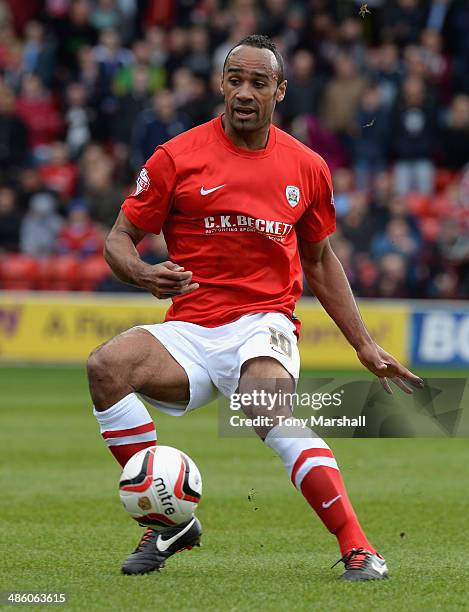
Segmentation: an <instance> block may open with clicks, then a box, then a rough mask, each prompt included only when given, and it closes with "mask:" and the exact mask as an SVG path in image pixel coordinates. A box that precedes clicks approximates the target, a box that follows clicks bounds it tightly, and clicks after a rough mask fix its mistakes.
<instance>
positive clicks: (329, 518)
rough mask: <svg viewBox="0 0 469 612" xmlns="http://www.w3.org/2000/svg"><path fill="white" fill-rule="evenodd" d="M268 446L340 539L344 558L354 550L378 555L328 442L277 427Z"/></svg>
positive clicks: (308, 432) (302, 431) (304, 432)
mask: <svg viewBox="0 0 469 612" xmlns="http://www.w3.org/2000/svg"><path fill="white" fill-rule="evenodd" d="M265 443H266V444H267V446H269V447H270V448H271V449H272V450H274V451H275V452H276V453H278V454H279V455H280V457H281V458H282V461H283V463H284V465H285V467H286V469H287V471H288V473H289V475H290V477H291V480H292V482H293V484H294V485H295V487H296V488H297V489H298V490H300V491H301V492H302V493H303V495H304V497H305V499H306V501H307V502H308V504H309V505H310V506H311V507H312V508H313V509H314V510H315V511H316V513H317V514H318V516H319V518H320V519H321V521H322V522H323V523H324V525H325V526H326V527H327V529H329V531H330V532H331V533H333V534H334V535H335V536H336V537H337V540H338V541H339V546H340V550H341V552H342V555H344V554H345V553H347V552H349V551H350V550H351V549H352V548H364V549H365V550H368V551H369V552H375V549H374V548H373V546H372V545H371V544H370V542H369V541H368V540H367V538H366V536H365V534H364V533H363V530H362V528H361V527H360V523H359V522H358V519H357V516H356V514H355V512H354V510H353V508H352V504H351V503H350V500H349V498H348V495H347V491H346V490H345V486H344V483H343V481H342V477H341V475H340V471H339V466H338V465H337V462H336V460H335V458H334V455H333V453H332V451H331V449H330V448H329V446H328V445H327V444H326V442H325V441H324V440H322V439H321V438H319V437H317V436H315V435H314V434H313V433H312V432H311V430H307V429H306V430H305V429H304V428H300V427H295V426H283V425H282V426H281V425H277V427H274V428H273V429H271V431H270V432H269V433H268V434H267V436H266V438H265Z"/></svg>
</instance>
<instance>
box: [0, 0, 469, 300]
mask: <svg viewBox="0 0 469 612" xmlns="http://www.w3.org/2000/svg"><path fill="white" fill-rule="evenodd" d="M468 32H469V3H468V2H467V1H466V0H427V1H424V0H395V1H388V0H369V2H368V3H366V4H365V3H362V2H355V1H354V0H302V1H301V0H295V1H293V2H292V1H289V0H0V288H2V287H3V288H33V289H41V288H42V289H51V288H52V289H72V290H73V289H98V290H101V289H102V290H123V285H122V284H120V283H118V282H117V281H115V280H113V279H112V278H111V277H110V275H109V272H108V269H107V268H106V266H105V264H104V262H103V260H102V256H101V251H102V246H103V241H104V238H105V235H106V232H107V231H108V230H109V228H110V227H111V226H112V224H113V222H114V220H115V218H116V216H117V214H118V212H119V208H120V205H121V203H122V201H123V199H124V197H125V196H126V195H127V194H128V193H129V192H130V191H131V190H132V184H133V182H134V179H135V175H136V173H137V172H138V169H139V167H140V166H141V165H142V164H143V163H144V161H145V160H146V159H147V158H148V157H149V156H150V155H151V154H152V152H153V150H154V149H155V147H156V146H157V145H158V144H160V143H163V142H165V141H166V140H168V139H170V138H172V137H173V136H175V135H177V134H179V133H180V132H182V131H184V130H186V129H188V128H190V127H192V126H194V125H198V124H200V123H202V122H204V121H208V120H209V119H211V118H212V117H214V116H217V115H218V114H220V113H221V112H222V110H223V104H222V103H223V100H222V98H221V96H220V92H219V82H220V73H221V69H222V66H223V61H224V59H225V56H226V54H227V52H228V50H229V49H230V48H231V47H232V46H233V45H234V44H235V43H236V42H237V41H238V40H239V39H241V38H242V37H244V36H246V35H248V34H251V33H262V34H267V35H269V36H271V37H272V38H273V39H274V40H275V42H276V43H277V45H278V47H279V49H280V50H281V52H282V54H283V55H284V57H285V61H286V70H287V78H288V90H287V96H286V99H285V100H284V102H283V103H282V104H280V105H279V106H278V107H277V110H276V113H275V123H276V124H277V125H278V126H280V127H281V128H283V129H286V130H287V131H289V132H290V133H291V134H293V135H294V136H295V137H296V138H298V139H299V140H301V141H302V142H303V143H305V144H306V145H307V146H308V147H311V148H312V149H314V150H316V151H318V152H319V153H320V154H321V155H322V156H323V157H324V158H325V159H326V161H327V162H328V164H329V166H330V168H331V171H332V174H333V183H334V193H335V203H336V207H337V215H338V230H337V232H336V234H335V235H334V238H333V243H334V248H335V250H336V253H337V255H338V256H339V258H340V259H341V261H342V263H343V265H344V268H345V270H346V273H347V275H348V277H349V279H350V282H351V284H352V287H353V289H354V291H355V293H356V294H357V295H358V296H365V297H390V298H469V169H468V168H469V166H468V162H469V36H468V34H467V33H468ZM140 252H141V254H142V256H143V257H144V258H146V260H147V261H149V262H152V263H157V262H159V261H163V260H164V259H165V258H166V253H165V245H164V240H162V238H161V237H159V238H148V239H146V240H144V242H143V243H142V245H141V246H140ZM54 266H55V267H54ZM88 268H89V269H90V270H91V271H90V272H89V277H88V281H86V282H85V281H84V280H83V278H84V277H81V276H80V273H81V272H83V271H84V270H85V269H88ZM83 274H84V272H83ZM90 279H91V280H90Z"/></svg>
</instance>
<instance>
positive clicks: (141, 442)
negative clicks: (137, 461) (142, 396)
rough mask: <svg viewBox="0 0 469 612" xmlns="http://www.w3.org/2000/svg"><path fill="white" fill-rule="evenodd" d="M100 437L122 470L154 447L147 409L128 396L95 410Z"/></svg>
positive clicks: (131, 396) (151, 422)
mask: <svg viewBox="0 0 469 612" xmlns="http://www.w3.org/2000/svg"><path fill="white" fill-rule="evenodd" d="M94 415H95V417H96V419H97V420H98V423H99V428H100V431H101V435H102V437H103V439H104V441H105V442H106V444H107V445H108V446H109V450H110V451H111V453H112V454H113V455H114V457H115V458H116V459H117V461H118V462H119V463H120V465H121V466H122V467H124V466H125V464H126V463H127V461H128V460H129V459H130V458H131V457H132V456H133V455H135V453H138V451H141V450H142V449H144V448H148V447H149V446H155V444H156V430H155V424H154V423H153V421H152V419H151V417H150V415H149V413H148V410H147V409H146V408H145V406H144V404H143V403H142V402H141V401H140V400H139V399H138V397H137V396H136V395H135V393H130V394H129V395H127V396H126V397H124V398H122V399H121V400H120V401H119V402H117V404H114V406H111V407H110V408H108V409H107V410H103V411H97V410H94Z"/></svg>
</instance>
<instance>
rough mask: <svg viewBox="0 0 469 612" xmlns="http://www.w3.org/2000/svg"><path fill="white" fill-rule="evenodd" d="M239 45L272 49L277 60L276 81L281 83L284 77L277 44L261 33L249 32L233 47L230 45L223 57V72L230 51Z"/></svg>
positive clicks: (281, 59)
mask: <svg viewBox="0 0 469 612" xmlns="http://www.w3.org/2000/svg"><path fill="white" fill-rule="evenodd" d="M241 45H244V46H246V47H255V48H256V49H268V50H269V51H272V53H273V54H274V55H275V59H276V60H277V68H278V70H277V76H278V82H279V83H281V82H282V81H283V80H284V79H285V75H284V72H285V68H284V64H283V57H282V56H281V55H280V52H279V50H278V49H277V45H276V44H275V43H274V41H273V40H272V39H271V38H269V37H268V36H264V35H263V34H250V35H249V36H245V37H244V38H242V39H241V40H240V41H239V42H237V43H236V44H235V45H234V47H231V49H230V50H229V51H228V54H227V56H226V57H225V62H224V64H223V72H225V66H226V62H227V61H228V58H229V57H230V55H231V52H232V51H233V50H234V49H237V48H238V47H241Z"/></svg>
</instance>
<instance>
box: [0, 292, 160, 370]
mask: <svg viewBox="0 0 469 612" xmlns="http://www.w3.org/2000/svg"><path fill="white" fill-rule="evenodd" d="M168 305H169V302H160V301H158V300H156V299H152V298H151V297H147V296H142V298H141V299H140V298H139V297H133V296H132V297H131V298H129V297H128V296H121V295H109V296H102V297H96V296H95V295H87V296H84V295H83V296H82V295H74V294H62V295H61V294H55V295H54V294H48V295H46V294H37V295H31V294H29V295H24V296H21V294H16V295H15V294H13V293H10V294H7V293H3V294H1V293H0V359H3V360H10V361H12V360H13V361H22V360H25V361H32V362H57V361H58V362H71V363H73V362H77V361H83V360H84V359H86V357H87V356H88V354H89V353H90V351H91V350H92V349H93V348H95V347H96V346H98V345H99V344H102V343H103V342H106V340H109V338H112V337H113V336H115V335H116V334H118V333H120V332H121V331H124V330H125V329H128V328H129V327H132V326H134V325H138V324H142V323H158V322H160V321H163V318H164V313H165V312H166V309H167V307H168Z"/></svg>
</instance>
